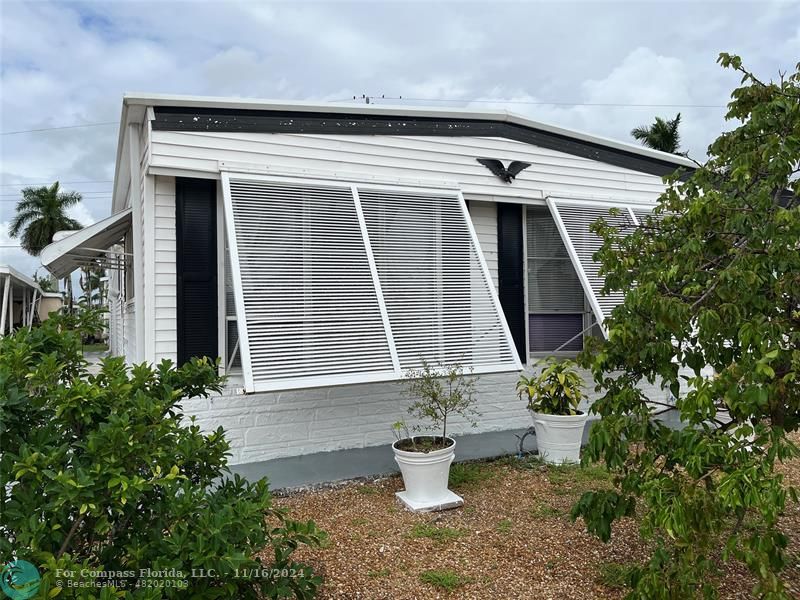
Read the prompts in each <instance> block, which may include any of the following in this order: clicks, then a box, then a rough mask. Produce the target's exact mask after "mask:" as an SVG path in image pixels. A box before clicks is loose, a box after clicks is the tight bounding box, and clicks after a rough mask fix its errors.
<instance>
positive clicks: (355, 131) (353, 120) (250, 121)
mask: <svg viewBox="0 0 800 600" xmlns="http://www.w3.org/2000/svg"><path fill="white" fill-rule="evenodd" d="M153 110H154V113H155V120H154V121H153V122H152V126H153V129H154V130H158V131H227V132H231V131H239V132H247V133H308V134H335V135H420V136H425V135H430V136H443V137H448V136H449V137H463V136H482V137H503V138H508V139H511V140H516V141H518V142H524V143H527V144H532V145H534V146H541V147H542V148H547V149H549V150H556V151H559V152H565V153H567V154H572V155H574V156H580V157H582V158H588V159H591V160H596V161H599V162H603V163H607V164H610V165H614V166H617V167H623V168H625V169H631V170H634V171H639V172H642V173H649V174H650V175H657V176H664V175H669V174H671V173H674V172H675V171H676V170H677V169H682V170H683V171H685V172H689V171H691V169H690V168H688V167H684V166H680V165H676V164H675V163H672V162H670V161H668V160H661V159H659V158H655V157H648V156H643V155H641V154H637V153H635V152H628V151H625V150H622V149H619V148H612V147H609V146H605V145H603V144H600V143H596V142H591V141H587V140H580V139H576V138H572V137H569V136H567V135H563V134H559V133H555V132H551V131H544V130H542V129H536V128H533V127H525V126H523V125H518V124H515V123H508V122H503V121H497V120H490V119H474V118H463V119H462V118H451V117H422V116H413V117H398V116H384V115H377V114H358V113H352V114H343V113H324V112H308V111H287V110H248V109H226V108H200V107H180V106H155V107H154V109H153Z"/></svg>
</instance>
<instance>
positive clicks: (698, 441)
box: [572, 54, 800, 599]
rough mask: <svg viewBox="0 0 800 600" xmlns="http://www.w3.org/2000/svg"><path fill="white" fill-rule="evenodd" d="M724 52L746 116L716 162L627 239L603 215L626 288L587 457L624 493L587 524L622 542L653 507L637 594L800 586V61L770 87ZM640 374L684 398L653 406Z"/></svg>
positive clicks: (666, 198)
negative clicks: (799, 482)
mask: <svg viewBox="0 0 800 600" xmlns="http://www.w3.org/2000/svg"><path fill="white" fill-rule="evenodd" d="M719 62H720V63H721V64H722V66H724V67H728V68H732V69H734V70H735V71H738V73H739V74H741V76H742V86H741V87H739V88H738V89H736V90H734V91H733V93H732V94H731V97H732V99H731V102H730V103H729V104H728V109H729V110H728V114H727V118H728V119H730V120H733V121H734V122H735V123H736V126H735V127H734V128H731V130H730V131H727V132H725V133H723V134H722V135H720V137H719V138H717V140H716V141H714V142H713V143H712V144H711V146H709V148H708V155H709V159H708V161H707V162H706V163H705V164H702V165H698V168H697V169H695V170H694V171H693V172H692V173H685V172H683V173H681V172H678V173H676V174H674V175H672V176H670V177H668V178H667V183H668V186H667V189H666V191H665V193H664V194H663V195H662V196H661V198H660V200H659V206H658V207H657V208H656V212H655V214H654V215H652V216H649V217H647V218H644V219H643V223H642V225H641V226H640V227H637V228H635V229H634V230H633V231H632V232H630V235H620V232H619V231H618V230H616V229H615V228H614V227H611V226H609V225H608V224H607V223H606V222H604V221H599V222H598V223H596V224H595V225H594V231H595V232H597V233H598V234H599V235H601V237H602V238H603V245H602V248H601V249H600V250H599V251H598V252H597V253H596V254H595V256H596V258H597V259H598V260H600V261H601V263H602V271H603V272H604V273H605V275H606V288H607V290H609V291H610V290H621V291H624V292H625V293H626V295H625V301H624V302H623V304H621V305H620V306H618V307H616V308H615V309H614V311H613V312H612V314H611V316H610V318H609V319H608V320H607V321H606V322H605V325H606V326H607V327H608V340H607V341H604V342H599V345H598V347H595V348H589V349H588V350H591V352H586V353H585V354H584V356H583V360H584V361H585V365H586V366H588V367H590V368H591V369H592V372H593V375H594V379H595V383H596V384H597V389H598V390H599V391H601V393H602V396H601V397H600V398H599V399H598V400H597V401H596V402H595V403H594V405H593V407H592V410H593V411H594V412H596V413H597V414H599V415H600V416H601V417H602V419H600V420H599V421H597V422H596V423H595V425H594V427H592V430H591V434H590V438H589V444H588V446H587V448H586V449H585V450H584V460H585V461H594V460H599V459H602V460H604V462H605V464H606V465H607V466H608V468H609V469H610V470H611V472H612V475H613V479H614V486H615V489H612V490H601V491H591V492H587V493H586V494H584V496H583V497H582V498H581V500H580V501H579V503H578V504H577V505H576V506H575V507H574V508H573V511H572V516H573V517H582V518H583V519H584V521H585V522H586V525H587V527H588V529H589V530H590V531H592V532H594V533H596V534H597V535H598V536H600V537H601V538H602V539H604V540H608V539H609V537H610V535H611V526H612V524H613V522H614V521H615V520H617V519H620V518H622V517H625V516H626V515H631V514H633V513H634V510H635V509H636V508H637V506H636V505H637V503H640V504H641V505H642V506H641V507H640V509H639V510H638V511H637V512H638V514H640V515H641V528H640V531H641V533H642V534H643V535H644V536H645V537H646V538H647V539H648V547H651V548H653V553H652V555H651V556H650V559H649V560H648V561H647V563H645V564H643V565H637V566H636V567H634V568H632V570H631V574H630V578H629V579H630V583H631V586H632V591H631V596H630V597H633V598H652V599H661V598H663V599H669V598H693V597H703V598H713V597H715V596H716V595H717V590H716V589H715V578H714V577H712V576H710V575H712V574H713V573H714V571H715V570H716V569H717V568H718V566H719V562H720V561H728V560H731V559H737V560H739V561H741V563H743V564H744V565H746V566H747V567H748V569H749V570H750V572H751V574H752V576H753V578H754V580H755V582H756V585H755V588H754V589H753V591H752V594H753V596H755V597H759V598H787V597H789V596H790V591H789V590H787V589H786V585H785V583H784V582H783V580H782V575H781V571H782V570H783V568H784V567H785V566H786V565H787V564H788V563H789V561H790V560H792V559H791V555H790V554H789V553H788V552H787V542H788V538H787V535H786V533H785V532H784V530H783V527H785V525H782V523H781V521H780V517H781V514H782V513H783V512H784V511H785V508H786V505H787V502H788V500H789V499H790V498H792V499H794V500H795V501H797V499H798V498H797V496H798V495H797V491H796V490H795V489H793V488H792V487H791V486H787V485H785V482H784V479H783V475H782V474H781V471H780V469H777V468H776V467H777V466H778V465H779V464H780V463H781V462H783V461H786V460H788V459H791V458H792V457H796V456H797V455H798V448H797V446H796V444H795V443H794V442H793V441H792V439H791V437H789V434H790V433H791V432H793V431H796V430H797V429H798V428H800V350H799V348H800V276H799V275H798V274H800V252H798V240H800V179H798V178H797V173H798V169H799V168H800V64H798V65H797V71H796V72H794V73H792V74H790V75H787V76H781V78H780V80H778V81H776V82H769V83H764V82H762V81H761V80H760V79H758V78H757V77H756V76H755V75H753V74H752V73H750V72H748V71H747V70H746V69H745V68H744V67H743V66H742V61H741V59H740V58H739V57H738V56H731V55H727V54H722V55H720V58H719ZM643 382H649V383H650V384H653V383H656V382H659V383H663V385H664V387H666V388H668V389H669V390H670V392H671V395H672V397H673V398H674V402H672V401H671V402H660V403H659V402H658V399H654V398H648V397H647V396H645V394H644V393H643V392H642V387H643V386H642V385H641V384H642V383H643ZM654 400H655V401H656V402H654ZM657 412H658V413H662V414H663V413H672V414H673V415H675V416H676V417H679V418H680V420H681V421H682V422H683V423H684V424H685V425H686V427H684V428H683V429H681V430H675V429H672V428H669V427H667V426H665V425H664V424H663V423H662V422H660V418H659V416H658V415H657V414H656V413H657ZM675 420H677V419H675ZM748 521H751V522H752V523H754V524H755V527H746V526H745V524H746V523H747V522H748Z"/></svg>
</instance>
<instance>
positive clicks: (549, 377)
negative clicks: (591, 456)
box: [517, 360, 587, 464]
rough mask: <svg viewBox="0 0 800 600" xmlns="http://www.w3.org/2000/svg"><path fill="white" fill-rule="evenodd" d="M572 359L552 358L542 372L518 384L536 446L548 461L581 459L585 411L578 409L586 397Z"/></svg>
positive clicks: (522, 379)
mask: <svg viewBox="0 0 800 600" xmlns="http://www.w3.org/2000/svg"><path fill="white" fill-rule="evenodd" d="M575 367H576V365H575V363H574V362H573V361H571V360H562V361H551V362H550V363H549V364H548V365H547V366H546V367H545V368H544V370H543V371H542V372H541V373H540V374H539V375H531V376H530V377H525V375H524V374H523V375H522V376H521V377H520V379H519V382H518V383H517V392H518V393H519V396H520V398H524V399H527V401H528V410H529V411H530V413H531V416H532V417H533V427H534V429H535V431H536V445H537V447H538V449H539V455H540V456H541V457H542V458H543V459H544V461H545V462H548V463H551V464H561V463H564V462H578V461H579V460H580V453H581V440H582V439H583V428H584V426H585V425H586V417H587V415H586V413H584V412H581V411H580V410H578V405H579V404H580V402H581V400H583V398H584V394H583V379H582V378H581V376H580V374H579V373H578V372H577V370H576V369H575Z"/></svg>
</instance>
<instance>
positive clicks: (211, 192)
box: [175, 177, 219, 365]
mask: <svg viewBox="0 0 800 600" xmlns="http://www.w3.org/2000/svg"><path fill="white" fill-rule="evenodd" d="M175 209H176V210H175V212H176V215H175V216H176V222H175V227H176V243H177V257H176V261H177V264H176V266H177V284H178V285H177V287H178V305H177V309H178V364H179V365H182V364H183V363H185V362H186V361H188V360H189V359H190V358H192V357H195V356H196V357H203V356H208V357H209V358H212V359H215V358H217V356H218V355H219V349H218V345H217V327H218V324H217V182H216V181H214V180H212V179H189V178H183V177H178V178H176V180H175Z"/></svg>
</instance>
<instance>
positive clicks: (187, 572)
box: [0, 313, 325, 598]
mask: <svg viewBox="0 0 800 600" xmlns="http://www.w3.org/2000/svg"><path fill="white" fill-rule="evenodd" d="M93 316H95V315H92V314H91V313H89V314H85V315H82V316H81V317H77V316H59V317H56V318H52V319H49V320H47V321H45V322H44V323H43V324H42V325H41V326H40V327H38V328H34V329H33V330H31V331H28V330H21V331H19V332H17V333H15V334H14V335H10V336H6V337H3V338H2V339H1V340H0V436H2V449H3V450H2V456H0V556H5V557H11V556H12V555H13V556H16V557H17V558H20V559H24V560H28V561H30V562H32V563H34V564H35V565H37V566H38V567H39V570H40V571H41V572H42V586H41V593H42V594H44V596H47V594H51V595H55V594H56V593H58V590H57V588H58V587H61V588H62V589H61V590H60V595H59V596H58V597H59V598H64V597H70V596H74V595H81V596H84V597H85V594H87V593H89V594H94V595H95V596H97V597H111V595H112V594H111V592H113V591H115V590H114V589H112V588H106V589H100V587H101V586H103V585H104V584H109V583H110V582H109V581H104V580H102V579H100V577H102V574H97V573H86V571H84V572H83V573H81V571H82V570H85V569H89V570H91V571H95V572H96V571H127V572H131V573H132V574H131V575H130V576H126V577H125V580H124V581H122V582H118V586H117V590H119V589H120V588H122V587H123V586H124V585H128V586H131V585H135V584H136V583H137V581H138V583H140V584H141V583H143V582H144V583H145V584H147V582H148V581H149V580H148V579H147V578H142V577H140V575H141V573H140V571H139V570H140V569H152V570H159V571H164V570H166V571H168V572H169V577H168V578H167V580H165V579H164V578H163V577H161V576H156V581H155V585H159V586H164V587H159V588H157V589H153V588H150V589H148V588H139V589H132V590H130V593H131V596H130V597H134V598H143V597H148V598H149V597H162V596H165V597H175V596H190V597H199V598H203V597H207V598H208V597H214V598H217V597H229V598H261V597H269V598H278V597H284V596H292V595H294V596H296V597H298V598H309V597H311V596H313V594H314V592H315V590H316V588H317V586H318V585H319V583H320V578H319V577H317V576H315V575H314V574H313V573H312V571H311V569H310V568H309V567H308V566H306V565H303V564H299V563H296V562H294V561H293V560H292V552H293V551H294V550H295V549H296V548H297V547H298V546H300V545H301V544H309V545H317V544H319V543H321V542H322V541H323V540H324V539H325V534H324V532H321V531H320V530H319V529H317V527H316V526H315V525H314V523H313V522H305V523H303V522H297V521H293V520H291V519H289V518H288V516H287V514H286V512H285V511H284V510H282V509H278V508H276V507H274V506H273V505H272V500H271V496H270V493H269V489H268V486H267V482H266V480H263V479H262V480H261V481H257V482H254V483H251V482H248V481H245V480H243V479H241V478H240V477H238V476H236V477H233V478H230V477H229V472H228V468H227V453H228V449H229V445H228V443H227V441H226V440H225V437H224V434H223V431H222V428H219V429H217V430H216V431H214V432H212V433H209V434H203V433H201V431H200V428H199V427H197V426H196V425H194V424H187V423H186V422H185V421H184V419H183V414H182V410H181V405H180V403H181V401H183V400H185V399H187V398H191V397H194V396H206V395H207V394H208V393H209V392H212V391H218V390H219V389H220V386H221V382H220V379H219V378H218V376H217V370H216V366H215V365H213V364H211V363H209V362H207V361H204V360H203V361H201V360H192V361H191V362H190V363H187V364H186V365H184V366H182V367H180V368H175V367H174V366H173V365H172V364H171V363H170V362H169V361H164V362H162V363H161V364H160V365H159V366H158V367H155V368H153V367H150V366H147V365H144V364H142V365H137V366H134V367H130V368H129V367H127V366H126V365H125V364H124V363H123V361H122V360H121V359H119V358H108V359H106V360H105V361H103V363H102V368H101V370H100V372H99V373H98V374H97V375H88V374H87V372H86V362H85V361H84V360H83V358H82V355H81V346H80V336H81V333H82V331H83V329H84V328H85V327H89V328H91V327H92V324H91V323H89V321H90V320H91V319H92V317H93ZM262 550H263V556H264V557H265V558H262V557H257V556H256V553H258V552H261V551H262ZM59 569H60V570H61V572H60V575H61V576H60V577H58V578H57V575H59V571H58V570H59ZM256 569H258V570H259V572H256ZM170 570H173V571H171V572H170ZM70 571H74V575H70V574H69V572H70ZM65 572H66V575H65ZM193 574H194V575H195V576H194V577H193V576H192V575H193ZM197 575H205V576H202V577H201V576H197ZM237 575H238V577H237ZM58 580H60V581H61V582H62V585H61V586H59V585H58V584H57V581H58ZM67 580H72V581H78V580H80V581H82V582H83V584H84V585H89V586H96V587H90V588H88V589H81V588H69V587H66V584H67Z"/></svg>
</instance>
